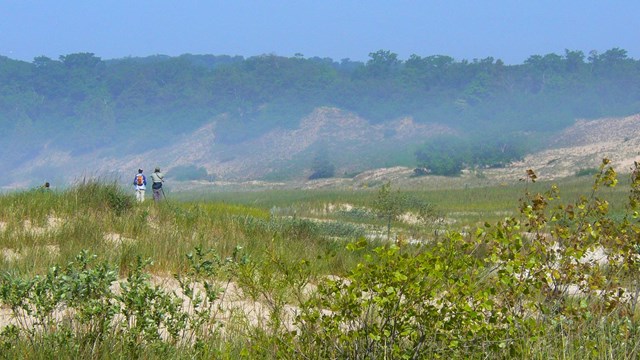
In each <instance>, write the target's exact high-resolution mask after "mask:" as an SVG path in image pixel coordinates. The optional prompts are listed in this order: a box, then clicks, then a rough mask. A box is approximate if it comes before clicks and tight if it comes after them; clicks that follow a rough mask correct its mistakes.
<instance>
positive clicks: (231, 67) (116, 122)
mask: <svg viewBox="0 0 640 360" xmlns="http://www.w3.org/2000/svg"><path fill="white" fill-rule="evenodd" d="M318 106H335V107H339V108H341V109H344V110H346V111H351V112H354V113H356V114H358V115H360V116H362V117H363V118H366V119H367V120H369V121H371V122H373V123H377V122H384V121H387V120H393V119H395V118H399V117H404V116H411V117H413V118H414V120H415V121H418V122H437V123H443V124H447V125H448V126H450V127H452V128H454V129H458V130H460V132H461V133H472V132H475V133H477V134H480V136H481V135H482V134H488V133H495V132H500V133H501V134H526V133H530V132H537V133H539V132H551V131H556V130H559V129H562V128H563V127H566V126H568V125H570V124H571V123H572V122H573V120H574V119H576V118H597V117H603V116H621V115H627V114H632V113H636V112H640V61H638V60H635V59H633V58H630V57H629V56H628V55H627V52H626V51H625V50H624V49H619V48H613V49H610V50H607V51H605V52H603V53H598V52H596V51H591V52H589V53H588V54H585V53H584V52H582V51H579V50H565V52H564V54H560V55H558V54H554V53H551V54H546V55H532V56H530V57H529V58H528V59H527V60H526V61H524V63H522V64H516V65H507V64H504V63H503V62H502V61H501V60H499V59H494V58H493V57H487V58H484V59H473V60H456V59H454V58H452V57H450V56H446V55H431V56H425V57H423V56H419V55H411V56H410V57H409V58H408V59H406V60H401V59H399V58H398V55H397V54H395V53H393V52H391V51H389V50H379V51H376V52H372V53H370V54H369V59H368V60H367V61H364V62H360V61H352V60H350V59H342V60H340V61H336V60H333V59H331V58H319V57H312V58H305V57H304V56H303V55H301V54H296V55H295V56H293V57H283V56H277V55H273V54H266V55H260V56H252V57H247V58H244V57H241V56H227V55H191V54H185V55H181V56H177V57H169V56H161V55H156V56H149V57H144V58H122V59H111V60H104V59H101V58H100V57H98V56H96V55H95V54H93V53H89V52H87V53H74V54H68V55H63V56H60V57H59V58H58V59H51V58H48V57H45V56H39V57H36V58H34V59H33V61H32V62H25V61H19V60H14V59H10V58H8V57H4V56H0V143H1V144H3V147H4V148H5V149H6V151H4V152H3V154H2V155H0V165H5V166H9V167H11V166H13V165H15V164H17V163H20V162H22V161H24V160H27V159H28V158H30V157H33V156H35V155H36V154H37V153H38V152H39V151H42V148H43V146H42V145H43V144H44V143H46V144H50V145H54V146H57V147H60V148H62V149H68V150H70V151H72V152H73V153H77V154H80V153H84V152H90V151H93V150H97V149H108V148H110V147H112V146H113V145H114V144H117V145H118V147H119V150H118V151H120V152H122V153H130V152H134V151H137V150H138V149H139V148H144V149H147V150H148V149H153V148H157V147H161V146H162V145H164V144H167V143H168V142H171V141H172V140H173V139H174V138H175V137H176V136H175V135H176V134H181V133H185V132H188V131H192V130H194V129H195V128H197V127H198V126H200V125H202V124H203V123H205V122H208V121H212V120H215V121H217V135H218V138H217V139H218V141H220V142H223V143H235V142H240V141H243V140H247V139H250V138H252V137H255V136H259V135H260V134H263V133H265V132H267V131H269V130H272V129H274V128H291V127H295V126H296V125H297V124H298V121H299V120H300V117H302V116H304V115H305V114H307V113H308V112H309V111H310V110H311V109H313V108H315V107H318ZM499 146H502V147H504V144H502V145H499Z"/></svg>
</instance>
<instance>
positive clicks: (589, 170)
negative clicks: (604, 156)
mask: <svg viewBox="0 0 640 360" xmlns="http://www.w3.org/2000/svg"><path fill="white" fill-rule="evenodd" d="M598 172H599V171H598V169H596V168H586V169H579V170H577V171H576V176H592V175H595V174H597V173H598Z"/></svg>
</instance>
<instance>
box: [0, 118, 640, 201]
mask: <svg viewBox="0 0 640 360" xmlns="http://www.w3.org/2000/svg"><path fill="white" fill-rule="evenodd" d="M442 134H456V131H455V130H453V129H451V128H448V127H446V126H444V125H440V124H417V123H415V122H414V121H413V120H412V119H411V118H404V119H398V120H395V121H391V122H388V123H383V124H377V125H372V124H370V123H369V122H367V121H366V120H364V119H362V118H360V117H358V116H357V115H355V114H353V113H349V112H345V111H342V110H340V109H336V108H327V107H324V108H317V109H315V110H314V111H313V112H312V113H311V114H309V115H308V116H306V117H304V118H303V119H302V120H301V122H300V124H299V126H298V127H297V128H295V129H278V130H272V131H270V132H268V133H267V134H265V135H263V136H260V137H258V138H256V139H250V140H247V141H244V142H241V143H237V144H233V145H225V144H219V143H218V142H217V141H216V121H212V122H210V123H208V124H206V125H205V126H202V127H201V128H199V129H197V130H196V131H194V132H193V133H191V134H188V135H184V136H181V138H180V139H179V140H178V141H177V142H176V143H175V144H171V145H168V146H166V147H161V148H159V149H154V150H151V151H145V152H143V153H141V154H136V155H125V156H121V157H117V156H113V155H112V154H104V153H102V152H100V151H97V152H94V153H89V154H83V155H80V156H74V155H73V154H71V153H70V152H64V151H60V150H55V149H48V151H46V152H43V154H42V155H40V156H38V157H36V158H35V159H33V160H31V161H28V162H25V163H24V164H23V165H22V166H20V167H19V168H17V169H16V170H15V171H14V172H12V173H10V174H9V176H11V177H12V178H14V179H19V178H30V177H32V176H33V175H32V174H34V173H39V174H45V173H46V171H47V169H56V170H57V171H59V173H64V174H65V176H64V177H62V178H58V179H48V178H45V177H42V178H41V180H40V181H42V182H44V181H51V182H53V183H54V185H59V186H60V185H61V184H64V183H71V182H73V181H74V180H78V179H82V178H86V177H101V178H107V179H116V180H117V181H119V182H122V183H126V182H127V181H128V178H129V177H130V176H132V175H131V174H133V173H134V172H135V171H136V169H137V168H139V167H142V168H144V169H145V170H147V172H149V171H150V170H151V169H152V168H153V167H155V166H160V167H161V168H162V169H163V171H165V172H166V174H167V176H168V177H171V176H172V170H176V169H179V168H180V167H184V166H187V165H188V166H195V167H202V168H204V169H206V172H207V174H208V175H209V176H208V177H207V179H202V180H199V181H178V179H172V180H171V185H172V186H173V187H174V188H175V189H179V188H193V187H203V188H209V187H211V188H212V189H235V190H237V189H250V188H267V187H268V188H274V187H275V188H286V187H298V188H331V187H333V188H335V187H341V188H354V187H355V188H357V187H365V186H370V185H376V184H379V183H381V182H382V181H386V180H393V181H394V182H398V183H399V184H402V185H403V186H410V187H415V186H445V185H446V186H454V187H455V186H470V185H472V186H473V185H476V186H477V185H482V184H489V183H492V182H493V183H494V182H495V181H501V182H509V181H517V180H518V179H519V178H521V177H522V176H523V174H524V173H525V171H526V170H527V169H534V170H535V171H536V172H537V173H538V175H539V177H540V178H543V179H554V178H560V177H565V176H571V175H573V174H575V173H576V171H578V170H581V169H589V168H595V167H597V166H598V165H599V162H600V160H601V159H602V158H603V157H608V158H610V159H611V160H612V161H613V164H614V166H615V167H616V169H617V170H618V171H619V172H628V171H629V170H630V168H631V166H632V165H633V161H635V160H637V159H638V158H639V157H640V152H639V151H638V149H640V115H634V116H629V117H625V118H605V119H598V120H591V121H586V120H579V121H576V123H575V124H574V125H573V126H571V127H569V128H567V129H565V130H564V131H562V132H559V133H558V134H556V135H555V136H553V137H552V138H551V139H549V142H548V143H549V146H548V147H547V148H545V149H544V150H541V151H538V152H536V153H533V154H529V155H527V156H526V157H525V158H524V159H523V160H522V161H517V162H514V163H511V164H509V165H508V166H506V167H505V168H500V169H481V170H475V171H472V172H469V171H466V172H464V173H463V175H462V176H460V177H451V178H445V177H439V176H425V177H414V176H413V167H414V165H413V164H412V163H411V162H412V161H413V159H412V155H413V151H414V149H415V148H416V147H417V146H419V144H421V143H422V142H423V141H424V140H425V139H427V138H429V137H433V136H438V135H442ZM320 151H322V152H324V153H326V154H327V157H328V159H329V160H330V161H331V162H332V163H333V164H335V166H336V176H335V177H334V178H331V179H321V180H314V181H308V180H307V177H308V176H309V174H310V173H311V170H310V166H311V165H310V164H311V162H312V159H313V157H314V156H315V154H317V153H318V152H320ZM403 161H404V163H403ZM59 169H61V170H59ZM345 174H347V175H348V176H345ZM480 174H481V175H480ZM175 175H176V174H175V173H174V174H173V176H174V177H175ZM258 180H259V181H258ZM20 186H21V184H20V183H19V182H17V181H16V182H13V183H12V184H10V185H9V187H8V188H12V187H13V188H15V187H20Z"/></svg>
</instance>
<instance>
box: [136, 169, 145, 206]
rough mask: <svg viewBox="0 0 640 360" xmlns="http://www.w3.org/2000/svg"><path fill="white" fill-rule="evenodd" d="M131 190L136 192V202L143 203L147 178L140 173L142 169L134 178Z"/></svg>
mask: <svg viewBox="0 0 640 360" xmlns="http://www.w3.org/2000/svg"><path fill="white" fill-rule="evenodd" d="M133 188H134V189H135V190H136V200H138V202H144V193H145V191H146V190H147V178H146V177H145V176H144V174H143V173H142V169H138V173H137V174H136V177H134V178H133Z"/></svg>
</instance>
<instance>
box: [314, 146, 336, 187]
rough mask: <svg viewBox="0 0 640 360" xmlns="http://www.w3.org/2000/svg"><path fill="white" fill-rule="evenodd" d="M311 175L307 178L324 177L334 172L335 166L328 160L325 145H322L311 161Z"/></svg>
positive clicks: (328, 176) (331, 175)
mask: <svg viewBox="0 0 640 360" xmlns="http://www.w3.org/2000/svg"><path fill="white" fill-rule="evenodd" d="M311 171H312V173H311V175H309V180H313V179H325V178H330V177H333V176H334V174H335V166H334V165H333V164H332V163H331V161H330V160H329V156H328V154H327V150H326V147H325V145H322V146H321V148H320V150H318V152H317V153H316V155H315V156H314V157H313V160H312V161H311Z"/></svg>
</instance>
